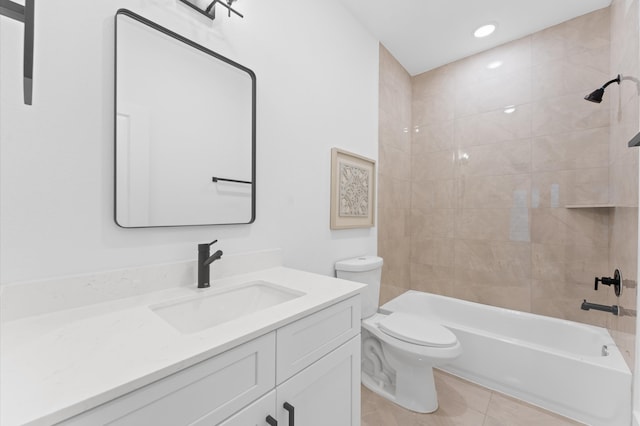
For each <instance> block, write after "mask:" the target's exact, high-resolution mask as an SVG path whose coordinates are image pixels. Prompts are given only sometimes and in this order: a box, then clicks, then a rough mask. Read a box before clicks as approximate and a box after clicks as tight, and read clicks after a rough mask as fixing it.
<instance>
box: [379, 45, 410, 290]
mask: <svg viewBox="0 0 640 426" xmlns="http://www.w3.org/2000/svg"><path fill="white" fill-rule="evenodd" d="M379 81H380V87H379V93H380V95H379V96H380V98H379V104H380V109H379V117H378V122H379V134H378V140H379V154H378V158H379V159H378V173H379V176H378V254H379V255H380V256H382V257H383V258H384V268H383V269H382V271H383V276H382V282H383V283H384V284H383V287H382V290H381V302H385V301H387V300H388V299H390V298H392V297H394V296H396V295H398V294H399V293H401V292H402V291H401V288H402V287H407V286H408V284H409V282H410V278H409V262H408V259H409V250H410V247H411V245H410V241H411V240H410V224H409V215H410V211H411V210H410V209H411V173H410V170H409V167H410V160H411V152H410V150H411V133H410V128H411V76H410V75H409V74H408V73H407V72H406V71H405V69H404V68H403V67H402V65H400V63H398V61H396V59H395V58H394V57H393V56H392V55H391V54H390V53H389V51H387V49H385V48H384V47H383V46H382V45H380V79H379Z"/></svg>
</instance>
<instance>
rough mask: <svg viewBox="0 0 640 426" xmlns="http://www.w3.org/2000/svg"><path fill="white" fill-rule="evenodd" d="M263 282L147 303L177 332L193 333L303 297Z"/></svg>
mask: <svg viewBox="0 0 640 426" xmlns="http://www.w3.org/2000/svg"><path fill="white" fill-rule="evenodd" d="M304 294H305V293H303V292H301V291H296V290H292V289H289V288H286V287H282V286H280V285H277V284H273V283H269V282H266V281H252V282H248V283H244V284H240V285H237V286H233V287H232V288H229V289H222V290H218V291H216V290H210V292H206V293H203V294H198V295H197V296H192V297H189V298H188V299H182V300H178V301H173V302H167V303H161V304H158V305H154V306H151V310H152V311H153V312H154V313H155V314H157V315H158V316H159V317H160V318H162V319H163V320H165V321H166V322H168V323H169V324H170V325H171V326H173V327H174V328H176V329H177V330H178V331H180V332H181V333H185V334H188V333H195V332H197V331H202V330H205V329H207V328H211V327H214V326H216V325H220V324H222V323H225V322H228V321H232V320H234V319H237V318H240V317H243V316H245V315H249V314H253V313H255V312H259V311H262V310H264V309H267V308H271V307H273V306H276V305H279V304H281V303H284V302H288V301H289V300H292V299H296V298H298V297H300V296H304Z"/></svg>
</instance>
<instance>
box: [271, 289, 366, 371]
mask: <svg viewBox="0 0 640 426" xmlns="http://www.w3.org/2000/svg"><path fill="white" fill-rule="evenodd" d="M358 333H360V296H359V295H357V296H354V297H351V298H349V299H347V300H345V301H342V302H339V303H336V304H335V305H333V306H330V307H328V308H326V309H323V310H322V311H320V312H317V313H315V314H311V315H309V316H308V317H305V318H302V319H301V320H299V321H296V322H294V323H293V324H289V325H287V326H285V327H282V328H280V329H278V330H277V334H276V342H277V343H276V346H277V351H278V359H277V364H276V382H277V383H278V384H279V383H282V382H284V381H285V380H287V379H288V378H289V377H291V376H292V375H294V374H295V373H297V372H299V371H301V370H302V369H304V368H305V367H308V366H309V365H311V364H312V363H314V362H315V361H317V360H318V359H320V358H321V357H323V356H324V355H326V354H327V353H329V352H331V351H332V350H333V349H335V348H337V347H338V346H340V345H341V344H343V343H344V342H346V341H347V340H349V339H351V338H352V337H354V336H355V335H357V334H358Z"/></svg>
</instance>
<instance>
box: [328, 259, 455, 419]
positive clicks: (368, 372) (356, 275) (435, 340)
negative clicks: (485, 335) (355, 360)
mask: <svg viewBox="0 0 640 426" xmlns="http://www.w3.org/2000/svg"><path fill="white" fill-rule="evenodd" d="M381 270H382V259H381V258H379V257H375V256H364V257H359V258H355V259H348V260H344V261H340V262H337V263H336V275H337V277H338V278H342V279H348V280H351V281H358V282H362V283H365V284H367V287H365V288H364V289H363V290H362V322H361V326H362V384H363V385H364V386H366V387H367V388H368V389H370V390H371V391H373V392H375V393H377V394H379V395H381V396H383V397H384V398H387V399H389V400H390V401H393V402H395V403H396V404H398V405H400V406H402V407H404V408H407V409H409V410H412V411H416V412H419V413H431V412H433V411H435V410H436V409H437V408H438V397H437V393H436V387H435V382H434V378H433V367H434V366H437V365H441V364H445V363H447V362H449V361H451V360H453V359H455V358H457V357H458V356H460V354H461V353H462V347H461V345H460V342H458V339H457V338H456V336H455V334H453V333H452V332H451V331H450V330H448V329H447V328H445V327H443V326H442V325H440V324H437V323H435V322H433V321H431V320H429V319H427V318H426V317H422V316H418V315H415V314H409V313H406V312H402V311H401V310H399V311H396V312H384V311H381V310H378V303H379V295H380V277H381Z"/></svg>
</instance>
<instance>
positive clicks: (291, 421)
mask: <svg viewBox="0 0 640 426" xmlns="http://www.w3.org/2000/svg"><path fill="white" fill-rule="evenodd" d="M282 406H283V407H284V409H285V410H287V411H288V412H289V426H295V414H294V413H295V408H293V405H291V404H289V403H288V402H285V403H284V404H283V405H282Z"/></svg>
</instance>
